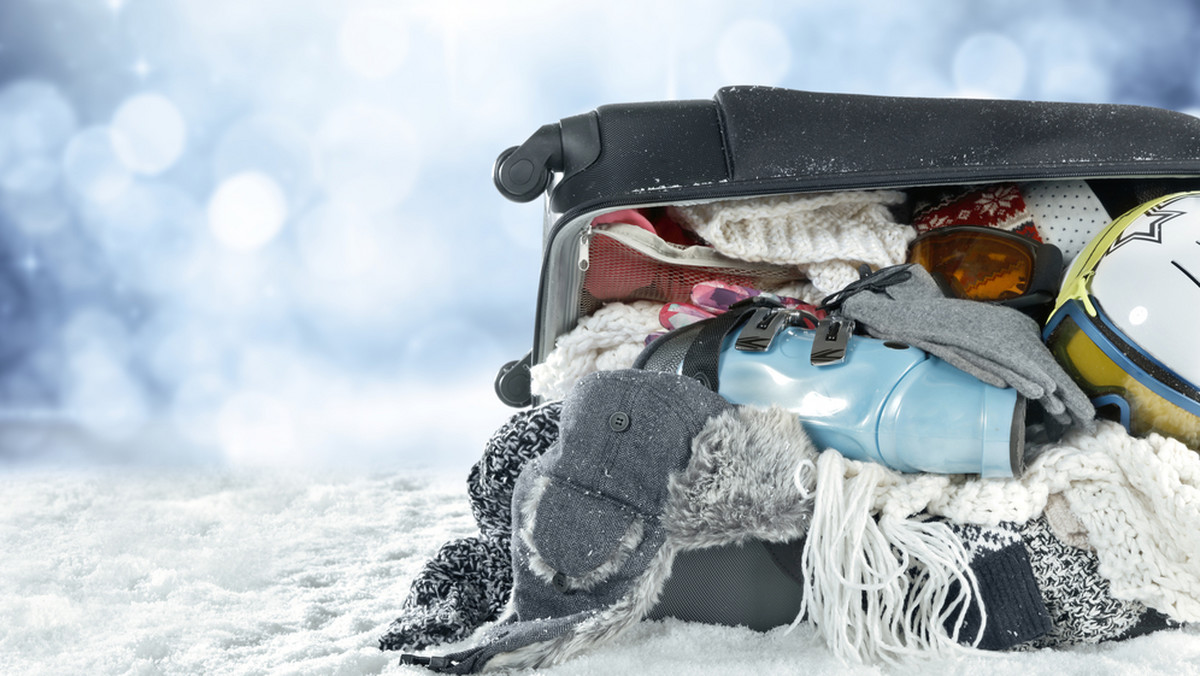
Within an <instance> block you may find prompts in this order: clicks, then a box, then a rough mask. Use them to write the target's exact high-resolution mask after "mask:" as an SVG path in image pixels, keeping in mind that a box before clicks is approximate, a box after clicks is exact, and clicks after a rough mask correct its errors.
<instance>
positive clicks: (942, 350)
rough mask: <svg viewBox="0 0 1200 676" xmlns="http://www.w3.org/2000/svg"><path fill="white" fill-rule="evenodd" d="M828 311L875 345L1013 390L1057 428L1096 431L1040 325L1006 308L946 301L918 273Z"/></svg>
mask: <svg viewBox="0 0 1200 676" xmlns="http://www.w3.org/2000/svg"><path fill="white" fill-rule="evenodd" d="M824 306H825V307H826V308H828V309H832V310H835V311H837V312H838V313H839V314H841V315H842V316H845V317H848V318H850V319H853V320H854V321H855V322H858V323H859V324H860V325H861V326H863V327H865V328H866V330H867V333H869V334H871V335H872V336H875V337H876V338H881V339H884V340H898V341H902V342H905V343H908V344H909V345H912V346H913V347H917V348H920V349H922V350H925V351H926V352H928V353H930V354H932V355H934V356H937V357H940V358H942V359H944V360H946V362H948V363H950V364H951V365H953V366H956V367H958V368H959V369H961V370H963V371H966V372H967V373H970V374H971V375H973V376H975V377H977V378H979V379H980V380H982V381H983V382H985V383H988V384H991V385H995V386H997V387H1012V388H1014V389H1016V390H1017V392H1020V393H1021V394H1022V395H1024V396H1025V398H1027V399H1029V400H1031V401H1037V402H1038V403H1040V404H1041V406H1042V407H1043V408H1044V409H1045V410H1046V412H1047V413H1048V414H1050V415H1051V416H1053V417H1054V419H1055V420H1056V421H1058V422H1059V423H1062V424H1064V425H1066V424H1071V423H1076V424H1079V425H1081V426H1083V427H1085V428H1087V429H1090V428H1091V426H1092V424H1093V418H1094V417H1095V415H1096V410H1095V408H1094V407H1093V406H1092V403H1091V401H1090V400H1089V399H1088V397H1087V395H1085V394H1084V393H1083V391H1082V390H1080V389H1079V386H1078V385H1076V384H1075V381H1074V380H1072V379H1071V377H1070V376H1068V375H1067V373H1066V372H1065V371H1063V369H1062V367H1061V366H1059V364H1058V362H1057V361H1055V359H1054V356H1053V355H1052V354H1050V350H1048V349H1047V348H1046V346H1045V344H1044V343H1042V340H1041V331H1040V330H1039V327H1038V325H1037V322H1035V321H1034V320H1033V319H1032V318H1030V317H1028V316H1026V315H1024V314H1022V313H1021V312H1019V311H1017V310H1014V309H1012V308H1008V307H1004V306H1002V305H996V304H992V303H981V302H978V301H973V300H962V299H957V298H947V297H946V296H945V294H943V293H942V290H941V289H940V288H939V287H938V285H937V282H935V281H934V280H933V278H932V277H931V276H930V275H929V273H928V272H927V271H926V270H925V268H923V267H921V266H919V265H912V264H908V265H897V266H893V267H889V268H884V269H882V270H880V271H878V272H876V273H875V274H873V275H870V276H867V277H864V278H863V279H860V280H858V281H857V282H854V283H852V284H850V285H849V286H847V287H846V288H845V289H843V290H841V291H839V292H838V293H836V294H834V295H832V296H830V297H829V298H827V299H826V300H825V303H824Z"/></svg>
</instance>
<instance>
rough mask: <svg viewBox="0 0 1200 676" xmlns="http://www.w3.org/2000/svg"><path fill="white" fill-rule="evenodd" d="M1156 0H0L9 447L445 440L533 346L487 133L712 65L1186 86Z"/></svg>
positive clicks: (716, 83)
mask: <svg viewBox="0 0 1200 676" xmlns="http://www.w3.org/2000/svg"><path fill="white" fill-rule="evenodd" d="M1198 47H1200V8H1198V7H1197V6H1196V5H1195V3H1192V2H1188V1H1186V0H1179V1H1176V2H1170V1H1167V2H1154V1H1153V0H1138V1H1137V2H1115V1H1112V2H1089V1H1083V0H1080V1H1079V2H1054V1H1050V0H1037V1H1033V2H1016V1H1014V2H997V3H965V2H964V3H950V2H941V1H935V0H929V1H918V2H903V3H900V2H887V1H884V0H880V1H878V2H827V3H822V2H794V3H770V2H755V1H751V2H739V3H717V2H709V1H693V0H677V1H674V2H671V1H667V2H654V1H652V0H642V1H639V2H631V1H628V0H608V1H606V2H603V3H595V4H585V3H555V2H549V1H540V2H521V3H516V2H485V1H481V0H441V1H437V2H435V1H433V0H430V1H428V2H418V1H415V0H414V1H401V0H380V1H378V2H341V1H338V0H4V1H3V2H2V3H0V465H2V466H9V467H14V466H25V465H30V464H41V463H53V464H66V465H76V464H95V463H106V464H111V463H139V464H141V463H154V464H181V463H205V464H220V463H231V464H235V465H268V466H271V465H286V464H299V465H328V466H337V465H348V466H372V467H417V466H449V467H465V466H466V465H467V464H469V463H470V462H471V461H472V460H473V458H474V457H475V456H476V455H477V454H478V452H479V450H480V448H481V446H482V444H483V442H484V441H485V440H486V438H487V436H488V434H489V433H490V431H491V430H492V429H494V428H495V427H496V426H497V425H499V424H500V423H501V422H503V420H504V419H506V417H507V416H508V414H509V410H508V409H505V408H504V407H503V406H501V405H500V404H499V403H498V402H496V400H495V399H494V396H493V394H492V387H491V382H492V378H493V376H494V374H495V371H496V369H497V367H498V366H499V365H500V364H501V363H503V362H504V361H506V360H508V359H512V358H516V357H519V356H520V355H522V354H524V352H525V351H526V350H527V349H528V347H529V343H530V336H531V328H532V322H533V312H534V301H535V292H536V280H537V268H538V265H539V263H540V246H541V241H540V238H541V229H540V219H541V212H540V208H539V206H538V205H536V204H530V205H513V204H510V203H508V202H505V201H504V200H503V199H502V198H501V197H500V196H499V195H498V194H497V193H496V192H495V191H494V189H493V187H492V185H491V178H490V170H491V166H492V162H493V160H494V158H495V156H496V155H497V153H498V152H499V151H500V150H502V149H503V148H505V147H507V146H509V145H514V144H516V143H519V142H520V141H522V140H523V139H524V138H525V137H526V136H527V135H528V134H529V133H531V132H532V131H533V130H535V129H536V128H537V127H538V126H540V125H541V124H543V123H546V122H550V121H553V120H556V119H558V118H560V117H564V116H567V115H572V114H575V113H579V112H583V111H585V110H588V109H590V108H593V107H595V106H597V105H600V104H603V103H609V102H616V101H636V100H651V99H664V98H708V97H710V96H711V95H712V94H713V93H714V92H715V90H716V89H717V88H718V87H720V86H722V85H725V84H769V85H779V86H786V87H792V88H798V89H812V90H825V91H845V92H858V93H869V94H894V95H925V96H996V97H1015V98H1035V99H1055V100H1086V101H1111V102H1121V103H1142V104H1150V105H1157V106H1163V107H1169V108H1175V109H1179V110H1189V109H1191V108H1193V107H1194V106H1197V105H1200V104H1197V100H1198V89H1200V66H1198V63H1197V59H1196V54H1197V53H1198V50H1197V48H1198Z"/></svg>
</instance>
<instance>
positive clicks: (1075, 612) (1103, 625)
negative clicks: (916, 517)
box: [951, 517, 1169, 650]
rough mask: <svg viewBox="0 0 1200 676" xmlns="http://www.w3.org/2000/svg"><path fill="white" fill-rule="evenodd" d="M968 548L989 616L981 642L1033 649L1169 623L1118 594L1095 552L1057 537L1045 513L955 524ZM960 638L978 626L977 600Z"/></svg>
mask: <svg viewBox="0 0 1200 676" xmlns="http://www.w3.org/2000/svg"><path fill="white" fill-rule="evenodd" d="M951 528H953V529H954V532H955V534H956V535H958V536H959V539H960V540H962V542H963V544H964V546H965V547H966V549H967V552H968V554H969V555H970V557H971V558H970V560H971V564H970V565H971V570H972V572H974V573H975V576H976V579H977V580H978V581H979V587H980V589H979V592H980V597H981V599H982V601H983V604H984V608H986V609H987V622H986V624H985V628H984V633H983V636H982V638H981V640H980V643H979V647H980V648H984V649H987V650H1006V649H1017V650H1028V649H1035V648H1054V647H1062V646H1070V645H1077V644H1081V643H1099V642H1101V641H1110V640H1116V639H1122V638H1128V637H1131V636H1136V635H1139V634H1144V633H1147V632H1150V631H1154V630H1157V629H1162V628H1165V627H1167V626H1169V623H1168V622H1167V621H1166V619H1165V618H1164V617H1163V616H1162V615H1161V614H1160V613H1158V612H1156V611H1153V610H1150V609H1148V608H1146V606H1144V605H1143V604H1141V603H1138V602H1136V601H1122V600H1120V599H1117V598H1114V597H1113V595H1112V592H1111V588H1110V585H1109V582H1108V580H1106V579H1105V578H1103V577H1102V576H1101V575H1100V573H1099V567H1100V563H1099V560H1098V559H1097V558H1096V554H1095V552H1092V551H1089V550H1084V549H1079V548H1077V547H1072V546H1071V545H1068V544H1066V543H1064V542H1063V541H1061V540H1059V539H1058V537H1057V536H1056V535H1054V532H1053V531H1052V530H1051V528H1050V526H1049V525H1048V524H1047V523H1046V520H1045V518H1044V517H1039V518H1037V519H1033V520H1031V521H1028V522H1026V523H1020V524H1017V523H1001V524H999V525H998V526H995V527H990V528H982V527H977V526H967V525H961V524H951ZM966 620H967V621H966V624H965V626H964V627H963V631H962V632H961V633H960V640H961V641H962V642H963V643H969V642H971V641H972V640H973V639H974V638H975V635H976V633H977V632H978V631H979V623H980V617H979V607H978V605H977V604H976V605H974V606H973V607H971V608H970V609H969V611H968V613H967V618H966Z"/></svg>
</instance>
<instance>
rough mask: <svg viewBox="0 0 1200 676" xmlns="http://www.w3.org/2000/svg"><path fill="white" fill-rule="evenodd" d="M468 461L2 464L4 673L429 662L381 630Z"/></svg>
mask: <svg viewBox="0 0 1200 676" xmlns="http://www.w3.org/2000/svg"><path fill="white" fill-rule="evenodd" d="M464 478H465V477H462V476H448V475H445V474H443V475H436V474H410V473H389V474H380V475H368V474H366V473H356V474H355V473H347V474H338V473H335V472H316V471H311V470H310V471H304V472H301V471H296V470H287V471H278V470H270V471H268V470H256V471H249V470H211V469H210V470H197V469H170V470H166V469H158V470H149V469H103V470H101V469H90V470H79V471H50V470H24V471H16V472H9V473H6V474H3V475H0V496H2V497H0V543H2V544H3V546H2V548H0V673H3V674H31V675H36V674H46V675H50V674H53V675H55V676H61V675H69V674H89V675H93V674H130V675H135V676H152V675H156V674H346V675H349V674H409V673H414V674H421V673H425V672H424V671H423V670H421V669H419V668H416V667H402V666H399V665H398V664H397V662H398V659H397V657H398V656H397V655H396V654H394V653H382V652H380V651H379V650H377V649H376V647H375V641H376V638H377V637H378V635H379V634H380V633H381V632H382V631H383V630H384V628H385V627H386V626H387V624H388V623H389V621H390V620H391V619H392V617H393V615H394V614H395V611H396V609H397V608H398V607H399V605H400V602H401V600H402V599H403V598H404V596H405V593H406V592H407V589H408V584H409V581H410V580H411V578H412V576H413V575H414V574H415V573H416V572H417V571H418V570H419V569H420V567H421V565H422V564H423V563H424V562H425V560H426V559H427V558H428V557H429V556H431V555H432V554H433V553H434V552H435V551H436V549H437V547H438V546H439V545H440V544H441V543H442V542H443V541H445V540H447V539H449V538H453V537H460V536H464V535H469V534H471V533H473V532H474V521H473V520H472V518H471V514H470V510H469V508H468V504H467V499H466V490H465V481H464ZM543 673H546V674H551V675H553V676H566V675H576V674H596V673H622V674H640V673H682V674H754V675H755V676H769V675H771V674H798V673H802V674H805V675H806V676H813V675H820V674H847V673H849V674H892V673H895V674H905V673H922V674H930V673H934V674H943V673H956V674H967V673H971V674H975V673H988V674H1014V675H1017V674H1019V675H1020V676H1034V675H1037V674H1054V675H1055V676H1064V675H1067V674H1089V675H1093V676H1094V675H1099V674H1145V673H1164V674H1166V673H1169V674H1200V628H1196V627H1192V628H1186V629H1183V630H1177V631H1171V632H1164V633H1160V634H1156V635H1151V636H1147V637H1142V638H1138V639H1135V640H1132V641H1128V642H1124V643H1117V644H1107V645H1102V646H1098V647H1089V648H1085V649H1078V650H1072V651H1063V652H1049V651H1046V652H1037V653H1020V654H1000V655H992V654H980V655H978V656H967V657H959V658H946V659H941V660H936V661H932V662H920V663H914V664H910V665H905V666H903V667H901V668H895V669H884V668H878V667H865V666H847V665H843V664H841V663H839V662H838V661H837V660H836V659H835V658H833V657H832V656H831V654H830V653H829V651H828V650H827V649H825V648H824V647H823V646H822V645H821V644H820V643H819V640H818V639H817V638H816V637H815V636H814V634H813V633H812V632H811V631H810V630H809V629H807V628H806V627H801V628H800V629H798V630H797V631H796V632H793V633H792V634H785V633H784V632H783V631H782V630H775V631H773V632H770V633H767V634H757V633H754V632H751V631H749V630H746V629H738V628H725V627H713V626H704V625H688V624H685V623H682V622H678V621H666V622H654V623H650V622H647V623H643V624H642V625H641V626H639V627H638V628H636V629H635V630H634V631H632V632H630V633H629V634H627V635H625V636H624V637H623V638H622V639H621V640H619V641H618V642H616V643H615V644H613V645H610V646H608V647H606V648H604V649H602V650H598V651H596V652H594V653H592V654H589V655H586V656H583V657H581V658H579V659H576V660H574V661H571V662H568V663H567V664H564V665H561V666H560V667H557V668H555V669H550V670H546V671H545V672H543Z"/></svg>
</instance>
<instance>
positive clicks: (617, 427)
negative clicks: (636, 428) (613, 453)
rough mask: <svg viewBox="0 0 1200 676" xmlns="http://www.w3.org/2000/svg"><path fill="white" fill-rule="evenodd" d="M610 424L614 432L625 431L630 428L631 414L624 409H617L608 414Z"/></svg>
mask: <svg viewBox="0 0 1200 676" xmlns="http://www.w3.org/2000/svg"><path fill="white" fill-rule="evenodd" d="M608 426H609V428H610V429H612V431H614V432H624V431H625V430H627V429H629V414H628V413H626V412H624V411H617V412H616V413H614V414H612V415H610V416H608Z"/></svg>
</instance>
